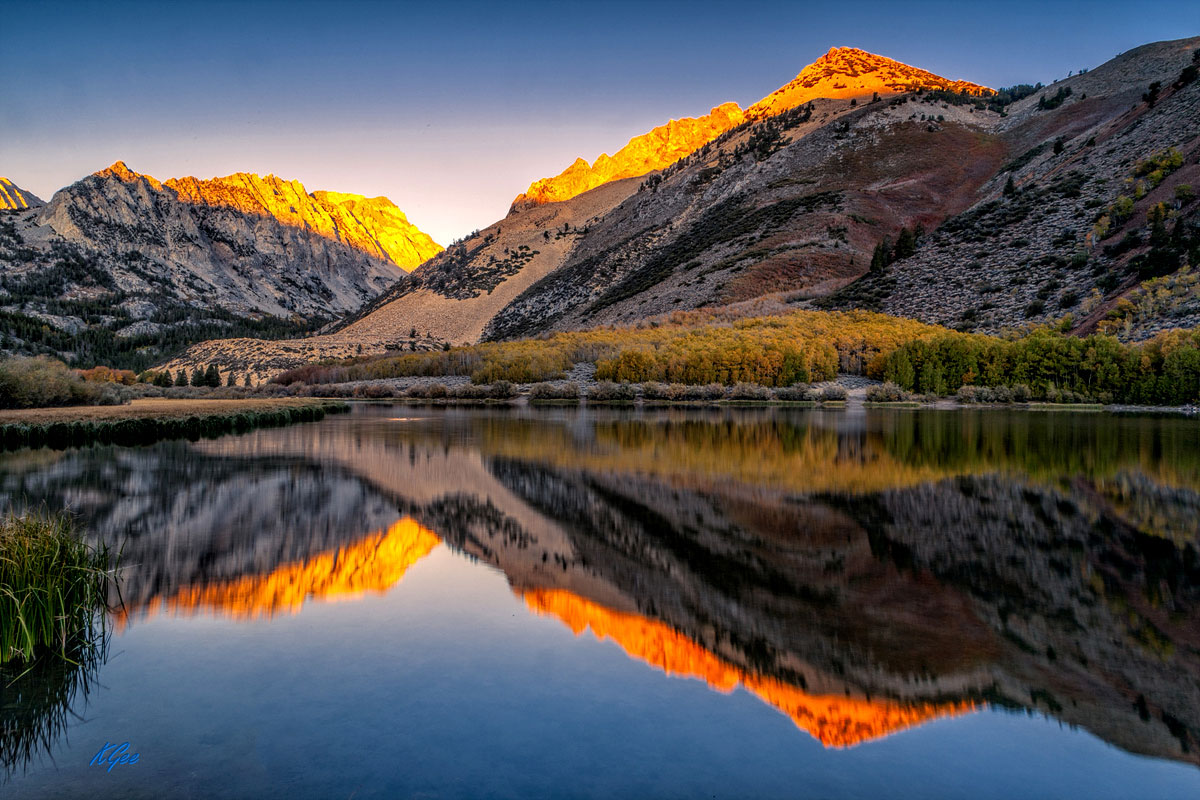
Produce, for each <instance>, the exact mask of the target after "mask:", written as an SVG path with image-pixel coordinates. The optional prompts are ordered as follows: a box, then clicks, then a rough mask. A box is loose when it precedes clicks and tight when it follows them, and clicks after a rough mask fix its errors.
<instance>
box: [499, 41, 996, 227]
mask: <svg viewBox="0 0 1200 800" xmlns="http://www.w3.org/2000/svg"><path fill="white" fill-rule="evenodd" d="M930 90H943V91H950V92H964V93H967V94H972V95H984V94H991V93H992V90H991V89H988V88H987V87H984V86H978V85H976V84H974V83H969V82H967V81H956V80H948V79H946V78H942V77H940V76H938V75H934V74H933V73H932V72H927V71H925V70H923V69H917V68H916V67H910V66H909V65H907V64H902V63H900V62H899V61H894V60H892V59H890V58H886V57H884V56H878V55H875V54H873V53H868V52H866V51H865V50H859V49H857V48H853V47H834V48H831V49H830V50H829V52H828V53H826V54H825V55H823V56H821V57H820V58H818V59H817V60H816V61H815V62H813V63H812V64H809V65H808V66H807V67H805V68H804V69H803V70H801V71H800V74H799V75H797V76H796V77H795V78H794V79H792V80H791V81H790V82H788V83H787V84H785V85H784V86H781V87H780V88H779V89H777V90H775V91H774V92H772V93H771V94H770V95H768V96H766V97H764V98H763V99H761V100H759V101H758V102H757V103H755V104H753V105H752V106H750V108H748V109H745V110H743V109H742V108H741V107H740V106H739V105H738V104H737V103H732V102H731V103H723V104H721V105H719V106H717V107H716V108H714V109H712V110H711V111H710V112H709V113H708V114H706V115H705V116H702V117H697V118H692V117H687V118H684V119H680V120H671V121H670V122H668V123H667V124H666V125H660V126H659V127H657V128H654V129H653V130H651V131H650V132H649V133H644V134H642V135H640V136H635V137H634V138H632V139H630V140H629V143H628V144H626V145H625V146H624V147H622V148H621V149H620V150H618V151H617V152H616V153H614V154H613V155H612V156H609V155H608V154H601V155H600V156H599V157H598V158H597V159H596V160H595V161H594V162H592V163H591V164H588V163H587V161H585V160H583V159H582V158H580V159H576V161H575V163H573V164H572V165H571V166H569V167H567V168H566V169H565V170H563V172H562V173H560V174H559V175H557V176H555V177H553V178H542V179H540V180H537V181H534V182H533V183H532V184H530V186H529V189H527V190H526V191H525V193H523V194H520V195H518V196H517V198H516V199H515V200H514V201H513V208H514V209H520V208H526V207H528V206H530V205H536V204H540V203H553V202H558V201H561V200H567V199H570V198H571V197H574V196H575V195H577V194H581V193H583V192H586V191H587V190H589V189H593V188H595V187H597V186H599V185H601V184H603V183H608V182H609V181H613V180H620V179H621V178H632V177H637V176H639V175H645V174H646V173H648V172H652V171H654V170H659V169H662V168H664V167H667V166H669V165H671V164H674V163H675V162H676V161H678V160H679V159H681V158H683V157H684V156H687V155H689V154H691V153H693V152H695V151H696V150H698V149H699V148H700V147H702V146H704V145H705V144H708V143H709V142H711V141H712V140H713V139H716V138H717V137H718V136H720V135H721V134H722V133H725V132H726V131H728V130H730V129H732V128H736V127H737V126H738V125H741V124H742V123H744V122H746V121H748V120H755V119H761V118H763V117H768V116H774V115H776V114H781V113H783V112H784V111H788V110H789V109H793V108H796V107H798V106H802V105H804V104H805V103H807V102H809V101H811V100H815V99H818V98H826V99H837V98H851V97H855V98H861V97H871V96H872V95H873V94H879V95H886V94H896V93H901V92H916V91H930Z"/></svg>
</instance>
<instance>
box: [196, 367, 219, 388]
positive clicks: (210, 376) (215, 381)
mask: <svg viewBox="0 0 1200 800" xmlns="http://www.w3.org/2000/svg"><path fill="white" fill-rule="evenodd" d="M201 385H202V386H212V387H214V388H216V387H218V386H220V385H221V372H220V370H218V369H217V365H216V364H209V365H208V368H207V369H205V370H204V382H203V383H202V384H201Z"/></svg>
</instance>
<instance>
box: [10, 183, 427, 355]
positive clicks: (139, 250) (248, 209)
mask: <svg viewBox="0 0 1200 800" xmlns="http://www.w3.org/2000/svg"><path fill="white" fill-rule="evenodd" d="M438 250H440V248H439V247H438V245H436V244H435V243H433V241H432V240H431V239H430V238H429V237H428V236H426V235H425V234H423V233H421V232H420V231H418V230H416V229H415V228H414V227H413V226H412V225H411V224H410V223H408V221H407V220H406V218H405V217H404V215H403V213H401V212H400V210H399V209H397V208H396V207H395V206H394V205H392V204H391V203H390V201H388V200H386V198H375V199H368V198H364V197H361V196H359V195H349V194H342V193H335V192H315V193H311V194H310V193H308V192H307V191H305V189H304V187H303V186H302V185H301V184H300V183H298V182H295V181H284V180H282V179H279V178H276V177H274V176H267V178H259V177H258V176H255V175H244V174H238V175H233V176H228V177H226V178H219V179H213V180H211V181H200V180H197V179H194V178H185V179H177V180H174V181H167V182H166V183H163V182H161V181H159V180H157V179H155V178H154V177H152V176H148V175H141V174H138V173H136V172H134V171H132V170H130V169H129V168H128V167H127V166H126V165H125V164H124V163H123V162H117V163H115V164H113V165H112V166H111V167H109V168H108V169H105V170H102V171H100V172H97V173H95V174H93V175H90V176H88V177H86V178H84V179H82V180H80V181H78V182H76V183H74V184H72V185H70V186H68V187H66V188H64V189H62V190H60V191H59V192H57V193H55V195H54V197H53V198H52V199H51V201H50V202H49V203H48V204H46V205H44V206H40V207H37V208H32V209H27V210H25V211H23V212H10V214H9V215H8V216H7V218H6V219H5V220H3V227H0V266H3V267H4V270H3V281H2V283H3V285H2V286H0V290H3V295H4V296H3V303H4V305H3V310H4V311H5V312H8V314H9V316H8V317H5V318H4V320H5V322H6V325H7V326H6V331H7V333H8V336H9V338H8V340H7V341H8V348H9V349H10V350H15V351H16V352H52V353H55V354H57V355H59V357H65V358H72V357H74V358H81V357H82V358H84V360H99V361H101V362H103V363H109V364H114V363H115V364H116V365H120V366H133V367H138V368H144V367H145V366H149V365H150V364H152V363H154V362H155V361H157V360H161V355H160V354H162V353H164V352H169V351H174V350H177V349H179V348H180V346H181V345H186V344H188V343H190V342H192V341H197V340H201V339H208V338H212V337H213V336H219V335H221V333H222V332H227V333H228V334H237V333H242V334H249V335H259V336H262V335H268V336H270V335H279V334H280V333H284V334H291V335H294V334H296V333H299V332H303V331H305V330H309V329H312V328H314V327H318V326H320V325H322V324H325V323H327V322H328V321H330V320H331V319H332V318H336V317H337V316H339V315H342V314H347V313H349V312H352V311H354V310H355V309H357V308H359V307H360V306H361V305H362V304H363V303H365V302H367V301H368V300H370V299H372V298H373V297H375V296H376V295H378V294H379V293H380V292H381V291H383V290H385V289H387V288H388V287H389V286H391V285H392V284H393V283H394V282H395V281H396V280H397V279H398V278H400V277H402V276H403V275H404V274H405V272H404V269H411V268H412V267H413V266H415V265H416V264H417V263H419V262H420V260H422V259H424V258H426V257H427V256H429V255H430V254H432V253H435V252H437V251H438ZM402 267H403V269H402ZM31 320H37V321H38V322H36V324H35V323H34V322H31ZM42 323H46V324H47V325H49V329H48V330H47V331H42V330H41V324H42ZM85 330H90V331H92V333H93V334H94V336H92V337H91V338H90V339H89V340H88V341H87V342H84V343H83V345H82V349H81V344H80V337H79V334H80V333H81V332H83V331H85ZM88 348H90V351H89V352H84V351H85V350H88Z"/></svg>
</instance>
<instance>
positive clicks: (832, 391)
mask: <svg viewBox="0 0 1200 800" xmlns="http://www.w3.org/2000/svg"><path fill="white" fill-rule="evenodd" d="M849 396H850V393H849V392H847V391H846V387H845V386H838V385H837V384H834V385H833V386H826V387H825V388H824V389H822V390H821V402H822V403H829V402H837V401H839V400H845V399H846V398H847V397H849Z"/></svg>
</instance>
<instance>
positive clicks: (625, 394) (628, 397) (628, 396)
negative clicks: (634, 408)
mask: <svg viewBox="0 0 1200 800" xmlns="http://www.w3.org/2000/svg"><path fill="white" fill-rule="evenodd" d="M636 397H637V392H636V390H634V388H633V386H632V385H631V384H628V383H613V382H612V381H601V382H600V383H597V384H595V385H594V386H592V387H591V388H590V389H588V393H587V399H588V401H589V402H594V403H632V402H633V401H634V399H635V398H636Z"/></svg>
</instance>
